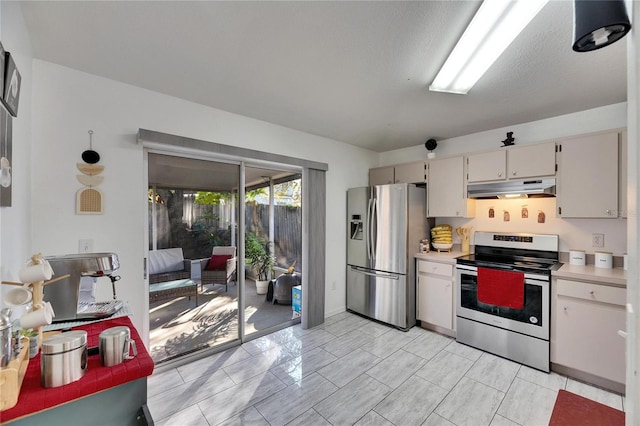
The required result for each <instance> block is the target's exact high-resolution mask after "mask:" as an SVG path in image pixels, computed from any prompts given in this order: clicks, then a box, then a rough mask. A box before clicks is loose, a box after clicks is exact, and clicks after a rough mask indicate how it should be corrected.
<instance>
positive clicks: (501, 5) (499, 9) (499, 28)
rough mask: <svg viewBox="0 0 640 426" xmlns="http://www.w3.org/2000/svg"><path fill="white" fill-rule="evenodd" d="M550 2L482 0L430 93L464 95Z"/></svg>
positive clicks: (534, 0) (546, 0) (537, 0)
mask: <svg viewBox="0 0 640 426" xmlns="http://www.w3.org/2000/svg"><path fill="white" fill-rule="evenodd" d="M548 1H549V0H484V1H483V2H482V5H481V6H480V9H478V13H476V15H475V16H474V17H473V19H472V20H471V23H470V24H469V26H468V27H467V29H466V30H465V31H464V34H462V37H460V40H458V44H456V47H454V48H453V51H452V52H451V54H450V55H449V57H448V58H447V60H446V62H445V63H444V65H443V66H442V68H441V69H440V71H439V72H438V75H436V78H435V79H434V80H433V83H431V85H430V86H429V90H432V91H436V92H448V93H459V94H463V95H465V94H467V92H469V90H470V89H471V88H472V87H473V85H474V84H476V82H477V81H478V80H479V79H480V77H482V75H483V74H484V73H485V72H486V71H487V70H488V69H489V67H490V66H491V64H493V63H494V62H495V61H496V59H498V57H499V56H500V55H501V54H502V52H504V50H505V49H506V48H507V46H509V45H510V44H511V42H512V41H513V40H514V39H515V38H516V37H517V36H518V34H520V32H521V31H522V30H523V29H524V27H526V26H527V24H528V23H529V22H531V20H532V19H533V17H534V16H536V15H537V14H538V12H539V11H540V10H541V9H542V7H543V6H544V5H545V4H547V2H548Z"/></svg>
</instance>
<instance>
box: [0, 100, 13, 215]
mask: <svg viewBox="0 0 640 426" xmlns="http://www.w3.org/2000/svg"><path fill="white" fill-rule="evenodd" d="M12 120H13V119H12V118H11V116H10V115H9V113H8V112H7V111H6V110H5V109H4V108H0V207H11V192H12V187H13V185H12V177H11V174H12V172H13V171H12V170H11V156H12V151H13V146H12V143H11V139H12V136H11V135H12Z"/></svg>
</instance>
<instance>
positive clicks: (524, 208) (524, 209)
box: [522, 204, 529, 219]
mask: <svg viewBox="0 0 640 426" xmlns="http://www.w3.org/2000/svg"><path fill="white" fill-rule="evenodd" d="M528 217H529V210H528V209H527V205H526V204H525V205H524V206H522V218H523V219H527V218H528Z"/></svg>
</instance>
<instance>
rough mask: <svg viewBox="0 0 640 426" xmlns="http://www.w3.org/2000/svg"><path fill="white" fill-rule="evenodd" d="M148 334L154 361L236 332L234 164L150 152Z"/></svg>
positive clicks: (232, 336) (225, 339)
mask: <svg viewBox="0 0 640 426" xmlns="http://www.w3.org/2000/svg"><path fill="white" fill-rule="evenodd" d="M148 164H149V201H148V202H149V219H148V220H149V255H148V259H149V261H148V275H149V339H150V345H149V346H150V352H151V356H152V357H153V359H154V361H155V362H156V363H163V362H167V361H171V360H174V359H176V358H178V357H181V356H184V355H186V354H191V353H193V352H196V351H201V350H206V349H209V348H213V347H217V346H220V345H224V344H228V343H230V342H233V341H236V340H239V339H240V330H239V300H240V299H239V296H238V278H237V277H238V267H239V266H240V264H241V263H240V262H239V261H238V214H239V208H238V206H239V204H238V200H239V197H238V188H239V185H240V165H238V164H229V163H222V162H214V161H208V160H199V159H192V158H183V157H177V156H172V155H163V154H154V153H150V154H149V161H148Z"/></svg>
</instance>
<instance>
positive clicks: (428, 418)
mask: <svg viewBox="0 0 640 426" xmlns="http://www.w3.org/2000/svg"><path fill="white" fill-rule="evenodd" d="M559 389H566V390H568V391H570V392H573V393H576V394H579V395H582V396H585V397H587V398H590V399H593V400H596V401H599V402H601V403H603V404H607V405H610V406H612V407H614V408H617V409H621V410H622V409H623V408H624V407H623V404H624V399H623V397H622V396H620V395H617V394H613V393H610V392H606V391H603V390H601V389H597V388H595V387H592V386H588V385H585V384H583V383H581V382H578V381H575V380H572V379H568V378H566V377H564V376H560V375H558V374H555V373H551V374H546V373H542V372H540V371H537V370H534V369H531V368H529V367H526V366H522V365H520V364H517V363H514V362H511V361H508V360H505V359H502V358H499V357H496V356H493V355H491V354H488V353H485V352H482V351H479V350H477V349H474V348H471V347H468V346H465V345H462V344H459V343H457V342H456V341H455V340H454V339H451V338H449V337H445V336H442V335H440V334H437V333H433V332H430V331H427V330H424V329H421V328H417V327H414V328H412V329H411V330H410V331H408V332H406V333H405V332H401V331H398V330H395V329H392V328H389V327H386V326H383V325H380V324H377V323H374V322H372V321H369V320H366V319H364V318H361V317H359V316H356V315H353V314H350V313H347V312H344V313H341V314H338V315H335V316H333V317H330V318H328V319H327V321H326V322H325V323H324V324H323V325H322V326H319V327H316V328H314V329H311V330H303V329H302V328H301V327H300V325H297V326H294V327H290V328H287V329H284V330H281V331H278V332H276V333H273V334H270V335H267V336H264V337H261V338H259V339H256V340H253V341H251V342H248V343H246V344H244V345H242V346H240V347H235V348H232V349H229V350H227V351H225V352H221V353H218V354H215V355H212V356H210V357H207V358H204V359H201V360H198V361H195V362H193V363H190V364H187V365H184V366H181V367H178V368H174V369H172V370H169V371H165V372H162V373H159V374H154V375H153V376H151V377H150V378H149V400H148V406H149V409H150V410H151V414H152V416H153V419H154V421H155V422H156V424H157V425H218V424H224V425H236V424H248V425H285V424H287V425H305V426H306V425H352V424H355V425H402V426H404V425H474V426H479V425H547V424H548V421H549V418H550V416H551V411H552V410H553V405H554V403H555V399H556V395H557V392H558V390H559Z"/></svg>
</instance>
